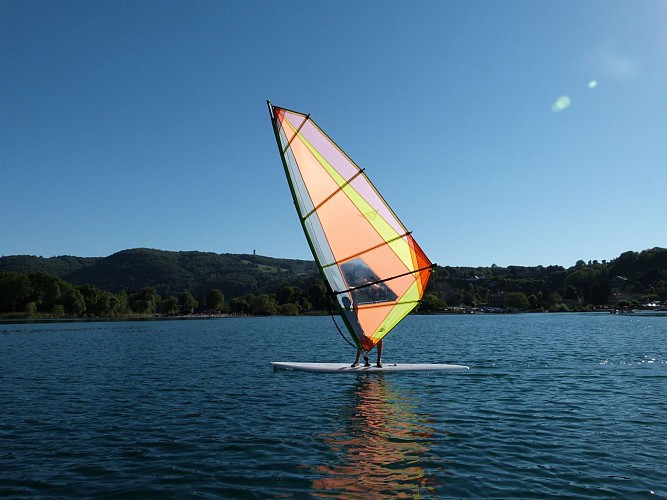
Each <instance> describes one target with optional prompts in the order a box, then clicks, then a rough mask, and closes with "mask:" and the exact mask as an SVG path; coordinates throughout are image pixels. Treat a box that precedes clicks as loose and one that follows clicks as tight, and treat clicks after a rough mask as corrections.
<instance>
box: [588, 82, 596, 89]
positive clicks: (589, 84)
mask: <svg viewBox="0 0 667 500" xmlns="http://www.w3.org/2000/svg"><path fill="white" fill-rule="evenodd" d="M597 86H598V81H597V80H591V81H590V82H588V88H589V89H594V88H595V87H597Z"/></svg>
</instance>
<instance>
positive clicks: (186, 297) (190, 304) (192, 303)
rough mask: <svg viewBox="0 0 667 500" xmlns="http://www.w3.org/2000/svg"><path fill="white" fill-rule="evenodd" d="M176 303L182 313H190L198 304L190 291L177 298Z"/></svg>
mask: <svg viewBox="0 0 667 500" xmlns="http://www.w3.org/2000/svg"><path fill="white" fill-rule="evenodd" d="M178 305H179V306H180V307H181V313H182V314H192V313H193V312H195V309H197V307H198V306H199V302H197V301H196V300H195V298H194V297H193V296H192V294H191V293H190V292H185V293H183V294H182V295H181V296H180V297H179V299H178Z"/></svg>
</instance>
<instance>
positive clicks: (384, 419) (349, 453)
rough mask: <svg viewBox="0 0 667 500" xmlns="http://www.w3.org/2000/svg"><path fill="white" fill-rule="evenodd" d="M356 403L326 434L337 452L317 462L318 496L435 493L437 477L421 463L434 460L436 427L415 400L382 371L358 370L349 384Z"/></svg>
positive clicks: (315, 492)
mask: <svg viewBox="0 0 667 500" xmlns="http://www.w3.org/2000/svg"><path fill="white" fill-rule="evenodd" d="M350 392H351V393H352V394H351V397H350V401H353V402H354V403H353V404H351V405H350V407H349V408H348V409H346V410H345V411H343V413H342V415H341V426H340V428H339V429H338V430H337V431H335V432H333V433H330V434H327V435H324V436H322V438H323V439H324V441H325V442H326V443H327V444H328V445H329V447H330V451H331V453H332V455H333V456H335V457H337V458H336V459H334V460H332V461H331V462H330V463H328V464H326V465H319V466H316V467H315V470H314V472H315V473H316V474H319V475H321V476H322V477H320V478H318V479H315V480H314V481H313V484H312V492H311V494H312V495H313V496H314V497H317V498H357V497H363V498H388V497H393V498H397V497H398V498H402V497H410V498H416V497H420V496H426V497H428V496H431V495H433V493H434V491H435V487H436V485H437V484H436V480H435V477H434V475H433V474H432V472H427V471H426V469H425V468H424V467H423V463H424V462H431V463H433V462H434V460H435V457H434V455H433V453H432V452H431V450H430V446H431V440H432V437H433V434H434V432H435V431H434V429H433V428H432V427H431V426H430V425H429V423H428V418H427V417H425V416H424V415H420V414H419V413H417V412H415V411H414V402H412V401H410V399H409V398H405V397H402V395H401V393H400V392H399V391H398V389H397V388H396V387H395V386H393V385H392V384H391V383H390V382H389V381H387V380H386V379H385V378H384V377H383V376H382V375H381V374H379V376H374V375H371V376H365V377H363V376H360V377H359V378H358V379H357V381H356V383H355V385H354V386H353V387H352V388H351V389H350Z"/></svg>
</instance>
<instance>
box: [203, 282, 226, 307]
mask: <svg viewBox="0 0 667 500" xmlns="http://www.w3.org/2000/svg"><path fill="white" fill-rule="evenodd" d="M224 308H225V296H224V295H223V294H222V292H221V291H220V290H218V289H217V288H216V289H213V290H211V291H210V292H209V294H208V296H207V297H206V309H208V310H209V311H222V310H223V309H224Z"/></svg>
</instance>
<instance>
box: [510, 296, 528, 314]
mask: <svg viewBox="0 0 667 500" xmlns="http://www.w3.org/2000/svg"><path fill="white" fill-rule="evenodd" d="M505 300H506V304H507V307H511V308H512V309H521V310H524V311H525V310H526V309H528V308H529V307H530V301H529V300H528V297H527V296H526V294H525V293H523V292H510V293H508V294H507V296H506V298H505Z"/></svg>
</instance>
